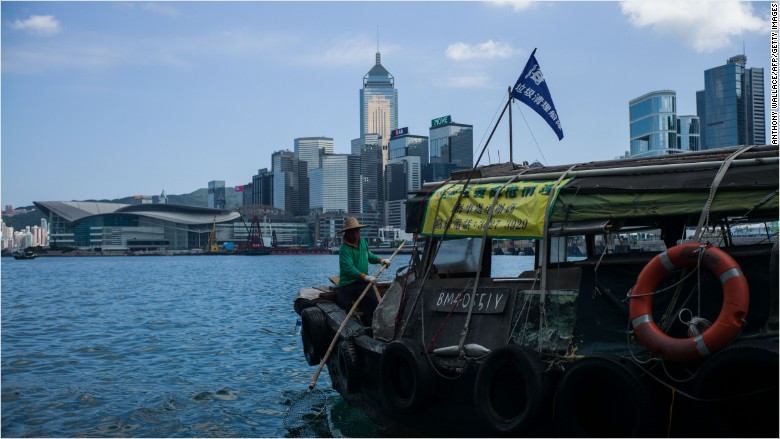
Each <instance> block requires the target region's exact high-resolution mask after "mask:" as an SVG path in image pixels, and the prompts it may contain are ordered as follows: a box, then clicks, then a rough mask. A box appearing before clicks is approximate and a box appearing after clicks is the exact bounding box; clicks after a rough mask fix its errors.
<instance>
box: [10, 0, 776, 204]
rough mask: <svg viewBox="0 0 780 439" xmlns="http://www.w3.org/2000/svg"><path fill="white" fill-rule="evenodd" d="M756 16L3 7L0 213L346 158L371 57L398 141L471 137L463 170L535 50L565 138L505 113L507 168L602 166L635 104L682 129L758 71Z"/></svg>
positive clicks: (534, 6) (385, 6) (763, 7)
mask: <svg viewBox="0 0 780 439" xmlns="http://www.w3.org/2000/svg"><path fill="white" fill-rule="evenodd" d="M303 8H305V10H304V9H303ZM769 8H770V4H769V3H763V2H762V3H742V2H721V3H717V4H711V3H706V2H693V1H684V2H672V3H667V2H652V3H650V2H625V3H624V2H603V3H600V2H512V3H508V2H486V3H476V2H431V3H417V2H395V3H393V2H390V3H368V2H345V3H329V2H323V3H306V4H305V5H304V4H302V3H296V2H266V3H260V2H238V3H229V4H217V3H207V2H204V3H199V2H195V3H180V2H173V3H141V2H131V3H114V2H86V3H38V2H10V3H9V2H4V3H3V4H2V17H3V20H2V25H3V28H2V86H3V91H4V93H3V96H2V110H4V111H3V112H2V204H3V205H6V204H10V205H13V206H27V205H30V204H32V201H46V200H71V199H75V200H78V199H112V198H121V197H125V196H128V195H133V194H144V195H152V194H159V193H160V192H161V191H162V190H165V192H166V193H189V192H191V191H192V190H195V189H197V188H203V187H205V186H206V183H207V182H208V181H212V180H224V181H225V185H226V186H227V187H233V186H238V185H243V184H246V183H247V182H248V181H251V178H252V176H253V175H255V174H256V173H257V171H258V169H262V168H269V169H270V168H271V163H270V158H271V155H272V153H273V152H275V151H279V150H293V141H294V139H296V138H303V137H328V138H333V139H334V142H333V143H334V151H333V152H334V153H337V154H344V153H349V152H350V146H351V145H350V142H351V140H353V139H356V138H358V137H359V136H360V126H359V123H358V120H359V109H358V106H359V102H358V100H359V99H358V98H359V91H360V89H361V87H362V85H363V84H362V81H363V77H364V75H365V74H366V72H368V71H369V70H370V69H371V67H372V66H373V65H374V63H375V54H376V52H377V50H378V51H379V52H380V53H381V55H382V58H381V59H382V65H383V66H384V67H385V68H387V70H388V71H389V72H390V73H391V74H392V75H393V77H394V80H395V87H396V89H397V90H398V127H409V134H410V135H422V136H426V135H428V127H429V125H430V121H431V120H432V119H434V118H437V117H441V116H445V115H452V119H453V120H454V121H457V122H459V123H464V124H470V125H473V126H474V156H475V158H476V155H477V154H478V152H479V149H481V148H482V146H483V144H484V139H485V137H486V135H487V133H488V131H489V130H490V129H491V128H492V125H493V123H494V120H493V118H494V117H496V116H497V113H498V111H499V110H500V107H501V105H503V103H504V102H505V99H506V93H507V87H508V86H510V85H511V84H514V82H515V81H516V80H517V76H518V75H519V74H520V72H521V70H522V68H523V66H524V65H525V62H526V60H527V59H528V56H529V55H530V53H531V52H532V51H533V49H534V48H537V53H536V57H537V59H538V61H539V63H540V65H541V67H542V69H543V71H544V75H545V78H546V79H547V82H548V86H549V88H550V92H551V94H552V98H553V100H554V102H555V105H556V107H557V109H558V113H559V115H560V118H561V122H562V126H563V131H564V133H565V135H566V136H565V138H564V140H563V141H560V142H559V141H558V139H557V137H556V136H555V134H554V133H553V132H552V130H550V129H549V127H547V125H546V123H545V122H544V121H543V120H542V119H541V118H539V117H538V116H537V115H536V114H535V113H533V112H532V111H530V109H529V108H525V107H522V106H518V105H517V103H516V105H515V107H514V109H515V111H516V113H515V116H514V130H513V132H514V138H513V141H514V158H515V161H516V162H520V161H523V160H527V161H529V162H532V161H537V160H538V161H541V162H542V163H545V164H550V165H553V164H566V163H574V162H583V161H590V160H596V159H610V158H613V157H616V156H620V155H622V154H623V153H624V152H625V151H628V150H629V140H630V139H629V134H628V127H629V123H628V122H629V115H628V102H629V101H630V100H631V99H633V98H635V97H636V96H639V95H641V94H643V93H646V92H649V91H652V90H660V89H671V90H675V91H676V93H677V99H678V106H677V107H678V114H680V115H685V114H695V112H696V103H695V93H696V92H697V91H698V90H701V89H703V88H704V74H703V72H704V71H705V70H707V69H709V68H712V67H716V66H719V65H723V64H724V63H725V62H726V60H727V59H728V58H729V57H731V56H733V55H737V54H741V53H743V47H744V53H745V54H746V55H747V58H748V63H747V64H748V66H749V67H763V68H764V69H765V71H766V72H768V71H769V68H768V67H769V63H770V51H769V22H768V18H769ZM304 12H306V13H305V14H304ZM584 16H597V17H599V20H581V17H584ZM708 17H717V19H716V20H715V19H714V18H713V20H714V21H713V20H710V19H708ZM401 21H403V28H404V29H405V30H404V31H403V32H399V31H397V30H396V29H399V25H400V22H401ZM714 22H717V25H713V23H714ZM377 27H378V29H377ZM406 29H409V30H408V31H407V30H406ZM615 41H620V44H616V43H615ZM767 79H768V78H767ZM768 82H769V81H768V80H767V81H766V83H767V85H765V90H767V89H766V87H767V86H768ZM766 94H767V95H768V90H767V93H766ZM767 105H768V100H767ZM517 109H519V112H517ZM766 113H767V114H768V113H769V112H768V111H766ZM505 121H506V119H505ZM526 125H528V126H530V130H529V128H528V127H527V126H526ZM502 127H506V122H502ZM506 131H507V130H506V129H502V130H501V131H499V133H502V132H503V133H506ZM507 145H508V139H507V135H506V134H503V135H502V134H497V136H496V138H495V139H494V140H493V141H492V143H491V145H490V148H489V150H488V153H487V154H486V156H485V157H484V158H483V161H482V162H481V163H480V164H487V163H490V162H492V163H496V162H498V161H499V156H500V160H501V161H506V160H508V158H509V151H508V146H507Z"/></svg>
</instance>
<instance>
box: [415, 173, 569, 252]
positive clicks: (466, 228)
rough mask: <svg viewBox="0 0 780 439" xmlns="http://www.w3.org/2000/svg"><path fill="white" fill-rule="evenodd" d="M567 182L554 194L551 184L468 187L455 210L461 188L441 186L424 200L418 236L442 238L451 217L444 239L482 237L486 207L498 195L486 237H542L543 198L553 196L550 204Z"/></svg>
mask: <svg viewBox="0 0 780 439" xmlns="http://www.w3.org/2000/svg"><path fill="white" fill-rule="evenodd" d="M569 181H571V179H570V178H569V179H566V180H563V181H562V182H561V184H559V185H558V187H557V188H556V190H555V193H551V192H552V188H553V186H555V181H528V182H522V181H521V182H515V183H510V184H509V185H507V186H506V187H504V188H502V186H504V183H484V184H475V185H469V186H468V188H466V191H465V193H464V194H463V197H462V198H461V200H460V205H459V206H458V207H457V209H456V208H455V202H456V201H457V200H458V195H460V192H461V190H462V189H463V185H462V184H452V183H449V184H445V185H443V186H442V187H440V188H439V189H437V190H436V191H435V192H434V193H433V194H431V196H430V197H429V198H428V204H427V206H426V209H425V222H424V223H423V229H422V235H427V236H442V233H443V232H444V228H445V225H446V224H447V221H448V220H450V217H452V222H451V224H450V226H449V229H447V236H450V237H455V236H461V237H469V236H470V237H480V236H483V234H484V233H485V225H486V224H487V221H488V216H489V213H490V212H489V210H490V206H492V205H493V200H494V199H495V198H496V195H498V200H497V201H496V204H495V207H494V209H493V210H494V212H493V216H492V217H491V218H490V225H489V226H488V237H491V238H541V237H542V236H543V235H544V219H545V212H544V209H545V207H546V206H547V199H548V198H549V197H553V201H554V200H555V197H556V196H557V195H558V191H560V189H561V188H562V187H564V186H565V185H566V184H567V183H568V182H569ZM499 191H500V192H499ZM550 206H551V207H552V204H551V205H550ZM453 211H455V213H454V214H453Z"/></svg>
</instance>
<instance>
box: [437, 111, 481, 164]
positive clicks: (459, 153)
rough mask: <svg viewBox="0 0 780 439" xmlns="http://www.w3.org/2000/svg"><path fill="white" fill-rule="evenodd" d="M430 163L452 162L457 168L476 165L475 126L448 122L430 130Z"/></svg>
mask: <svg viewBox="0 0 780 439" xmlns="http://www.w3.org/2000/svg"><path fill="white" fill-rule="evenodd" d="M429 134H430V135H429V140H428V142H429V143H428V144H429V148H430V151H429V153H430V163H446V164H452V165H454V166H455V168H471V167H473V166H474V127H473V126H472V125H464V124H460V123H452V122H450V123H447V124H444V125H438V126H434V127H431V128H430V130H429Z"/></svg>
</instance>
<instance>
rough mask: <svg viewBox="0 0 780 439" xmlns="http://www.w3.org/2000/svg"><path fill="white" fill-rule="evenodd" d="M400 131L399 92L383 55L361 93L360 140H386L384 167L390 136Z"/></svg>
mask: <svg viewBox="0 0 780 439" xmlns="http://www.w3.org/2000/svg"><path fill="white" fill-rule="evenodd" d="M396 128H398V90H396V89H395V78H393V75H391V74H390V72H388V71H387V69H385V68H384V67H383V66H382V63H381V60H380V54H379V52H378V51H377V53H376V64H375V65H374V67H372V68H371V70H369V71H368V73H367V74H366V75H365V76H364V77H363V88H362V89H361V90H360V137H361V138H362V137H365V136H366V135H367V134H377V135H379V136H380V137H381V139H382V144H381V146H382V165H383V166H384V164H386V163H387V147H388V141H389V140H390V132H391V131H392V130H394V129H396Z"/></svg>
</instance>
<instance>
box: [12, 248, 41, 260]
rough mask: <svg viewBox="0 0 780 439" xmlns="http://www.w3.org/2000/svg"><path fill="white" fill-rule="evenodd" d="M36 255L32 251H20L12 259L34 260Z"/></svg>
mask: <svg viewBox="0 0 780 439" xmlns="http://www.w3.org/2000/svg"><path fill="white" fill-rule="evenodd" d="M37 257H38V255H36V254H35V253H34V252H33V251H32V250H27V251H21V250H19V251H18V252H16V253H14V259H35V258H37Z"/></svg>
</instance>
